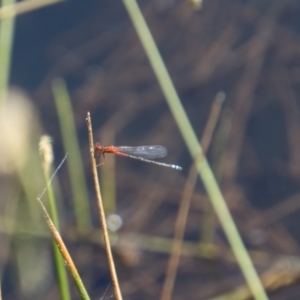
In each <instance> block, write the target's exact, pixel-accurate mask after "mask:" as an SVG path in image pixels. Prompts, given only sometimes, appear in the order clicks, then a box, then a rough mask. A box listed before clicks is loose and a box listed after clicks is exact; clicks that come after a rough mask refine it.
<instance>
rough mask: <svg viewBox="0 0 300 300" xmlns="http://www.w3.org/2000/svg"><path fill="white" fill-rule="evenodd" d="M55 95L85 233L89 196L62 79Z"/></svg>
mask: <svg viewBox="0 0 300 300" xmlns="http://www.w3.org/2000/svg"><path fill="white" fill-rule="evenodd" d="M52 88H53V94H54V99H55V105H56V109H57V112H58V116H59V122H60V128H61V132H62V136H63V143H64V148H65V150H66V152H68V153H70V155H69V159H68V169H69V174H70V179H71V186H72V195H73V199H74V207H75V214H76V220H77V225H78V229H79V231H80V232H82V233H84V232H86V231H88V230H89V229H91V227H92V222H91V217H90V211H89V206H88V201H87V199H88V194H87V187H86V183H85V177H84V172H83V166H82V159H81V155H80V150H79V143H78V140H77V134H76V127H75V124H74V118H73V110H72V106H71V101H70V97H69V94H68V91H67V88H66V85H65V83H64V81H63V80H62V79H56V80H55V81H54V82H53V86H52Z"/></svg>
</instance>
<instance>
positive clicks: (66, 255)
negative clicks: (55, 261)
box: [37, 198, 90, 300]
mask: <svg viewBox="0 0 300 300" xmlns="http://www.w3.org/2000/svg"><path fill="white" fill-rule="evenodd" d="M37 200H38V201H39V203H40V205H41V207H42V209H43V213H44V217H45V219H46V222H47V224H48V226H49V229H50V231H51V233H52V235H53V238H54V240H55V243H56V245H57V247H58V249H59V251H60V253H61V255H62V257H63V258H64V261H65V264H66V266H67V268H68V269H69V270H70V272H71V275H72V277H73V279H74V281H75V284H76V286H77V289H78V291H79V293H80V295H81V298H82V299H85V300H90V297H89V295H88V293H87V291H86V289H85V287H84V285H83V283H82V281H81V278H80V276H79V273H78V271H77V269H76V266H75V264H74V262H73V260H72V258H71V256H70V254H69V252H68V249H67V247H66V246H65V244H64V242H63V240H62V238H61V236H60V234H59V232H58V231H57V230H56V228H55V226H54V224H53V222H52V220H51V218H50V216H49V214H48V212H47V210H46V208H45V206H44V204H43V203H42V201H41V200H40V198H37Z"/></svg>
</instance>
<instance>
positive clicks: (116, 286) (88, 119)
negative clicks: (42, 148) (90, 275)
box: [86, 112, 122, 300]
mask: <svg viewBox="0 0 300 300" xmlns="http://www.w3.org/2000/svg"><path fill="white" fill-rule="evenodd" d="M86 122H87V127H88V134H89V145H90V155H91V164H92V171H93V178H94V185H95V192H96V197H97V204H98V209H99V215H100V224H101V228H102V234H103V240H104V247H105V251H106V256H107V260H108V266H109V270H110V275H111V280H112V284H113V289H114V295H115V298H116V299H117V300H121V299H122V295H121V291H120V286H119V281H118V277H117V273H116V269H115V264H114V259H113V256H112V252H111V246H110V241H109V235H108V231H107V226H106V218H105V212H104V208H103V202H102V197H101V192H100V185H99V179H98V172H97V164H96V160H95V156H94V138H93V130H92V121H91V115H90V113H89V112H88V113H87V117H86Z"/></svg>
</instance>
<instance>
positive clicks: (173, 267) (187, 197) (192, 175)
mask: <svg viewBox="0 0 300 300" xmlns="http://www.w3.org/2000/svg"><path fill="white" fill-rule="evenodd" d="M224 99H225V95H224V93H218V94H217V96H216V98H215V101H214V103H213V106H212V109H211V113H210V116H209V119H208V122H207V124H206V127H205V130H204V134H203V137H202V139H201V145H202V147H203V155H205V153H206V151H207V149H208V146H209V144H210V142H211V139H212V135H213V132H214V129H215V127H216V124H217V121H218V118H219V115H220V111H221V106H222V103H223V101H224ZM198 159H201V157H198ZM197 178H198V172H197V169H196V167H195V165H192V166H191V168H190V171H189V175H188V178H187V180H186V184H185V186H184V189H183V193H182V198H181V204H180V208H179V211H178V215H177V219H176V223H175V234H174V240H173V245H172V250H171V256H170V259H169V263H168V267H167V275H166V279H165V282H164V286H163V290H162V294H161V297H160V299H161V300H169V299H171V296H172V291H173V287H174V283H175V279H176V274H177V268H178V264H179V259H180V255H181V248H182V240H183V237H184V231H185V225H186V220H187V216H188V211H189V208H190V203H191V199H192V196H193V192H194V189H195V186H196V182H197Z"/></svg>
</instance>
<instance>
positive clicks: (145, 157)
mask: <svg viewBox="0 0 300 300" xmlns="http://www.w3.org/2000/svg"><path fill="white" fill-rule="evenodd" d="M105 153H113V154H115V155H118V156H124V157H130V158H133V159H138V160H141V161H145V162H148V163H151V164H156V165H159V166H163V167H168V168H172V169H175V170H179V171H180V170H182V168H181V167H180V166H177V165H170V164H165V163H162V162H157V161H154V160H153V159H155V158H162V157H165V156H166V155H167V154H168V151H167V148H166V147H164V146H159V145H154V146H137V147H129V146H101V144H100V143H95V155H96V157H99V156H101V155H103V157H104V158H105V156H104V154H105Z"/></svg>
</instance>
